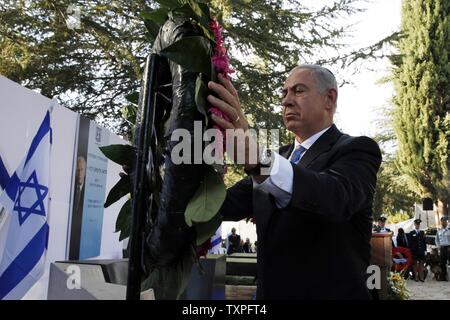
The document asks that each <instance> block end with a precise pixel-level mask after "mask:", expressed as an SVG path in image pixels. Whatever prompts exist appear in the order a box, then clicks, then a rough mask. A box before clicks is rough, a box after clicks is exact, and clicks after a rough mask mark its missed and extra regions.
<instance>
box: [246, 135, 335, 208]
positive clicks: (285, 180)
mask: <svg viewBox="0 0 450 320" xmlns="http://www.w3.org/2000/svg"><path fill="white" fill-rule="evenodd" d="M330 128H331V127H328V128H325V129H323V130H322V131H319V132H317V133H316V134H314V135H312V136H311V137H309V138H308V139H306V140H305V141H303V143H301V144H300V143H299V142H298V141H297V139H296V140H295V145H294V149H293V151H292V153H291V154H290V155H289V159H291V157H292V154H293V153H294V150H295V149H296V148H297V147H298V146H299V145H301V146H303V148H305V149H306V151H305V152H303V154H302V157H304V156H305V154H306V153H307V152H308V150H309V148H311V146H312V145H313V144H314V143H315V142H316V141H317V139H319V138H320V136H322V134H324V133H325V132H326V131H327V130H328V129H330ZM273 155H274V159H273V162H272V166H271V167H270V175H269V177H268V178H267V179H266V180H264V181H263V182H262V183H258V182H256V181H255V180H253V187H254V188H259V189H261V190H263V191H265V192H267V193H270V194H271V195H273V196H274V198H275V204H276V206H277V207H278V208H284V207H286V206H287V205H288V204H289V202H290V201H291V197H292V189H293V186H294V170H293V169H292V164H291V162H290V161H289V160H288V159H286V158H284V157H282V156H280V155H279V154H278V153H276V152H273Z"/></svg>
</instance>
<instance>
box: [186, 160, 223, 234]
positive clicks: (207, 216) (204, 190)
mask: <svg viewBox="0 0 450 320" xmlns="http://www.w3.org/2000/svg"><path fill="white" fill-rule="evenodd" d="M225 196H226V188H225V185H224V183H223V179H222V176H221V174H220V173H218V172H216V171H215V170H214V169H213V168H212V167H211V166H208V167H207V169H206V172H205V176H204V177H203V180H202V181H201V183H200V186H199V187H198V189H197V191H196V192H195V194H194V196H193V197H192V199H191V200H190V201H189V203H188V205H187V207H186V211H185V213H184V218H185V220H186V223H187V225H188V226H192V224H193V223H195V222H206V221H209V220H211V219H212V218H213V217H214V216H215V215H216V213H217V212H218V211H219V209H220V207H221V206H222V203H223V201H224V200H225Z"/></svg>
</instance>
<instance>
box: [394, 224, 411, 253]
mask: <svg viewBox="0 0 450 320" xmlns="http://www.w3.org/2000/svg"><path fill="white" fill-rule="evenodd" d="M396 240H397V247H403V248H409V241H408V236H407V235H406V233H405V230H403V228H399V229H398V234H397V239H396Z"/></svg>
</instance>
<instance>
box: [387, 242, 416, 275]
mask: <svg viewBox="0 0 450 320" xmlns="http://www.w3.org/2000/svg"><path fill="white" fill-rule="evenodd" d="M397 257H400V258H404V259H406V262H405V263H395V262H394V269H395V271H396V272H401V271H404V270H408V269H409V268H410V267H411V266H412V264H413V256H412V253H411V250H409V249H408V248H405V247H394V248H392V259H396V258H397ZM393 261H394V260H393Z"/></svg>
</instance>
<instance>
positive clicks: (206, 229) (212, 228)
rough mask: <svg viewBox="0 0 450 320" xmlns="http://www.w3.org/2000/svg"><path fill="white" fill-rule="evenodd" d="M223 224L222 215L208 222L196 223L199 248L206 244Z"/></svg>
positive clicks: (218, 214) (217, 215)
mask: <svg viewBox="0 0 450 320" xmlns="http://www.w3.org/2000/svg"><path fill="white" fill-rule="evenodd" d="M221 223H222V215H221V214H220V213H217V214H216V215H215V216H214V217H213V218H212V219H211V220H209V221H208V222H201V223H196V224H195V225H194V228H195V231H196V233H197V239H196V240H195V241H196V244H197V245H198V246H200V245H202V244H203V243H205V241H206V240H208V239H209V238H211V237H212V236H213V235H214V234H215V233H216V231H217V229H218V228H219V227H220V224H221Z"/></svg>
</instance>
